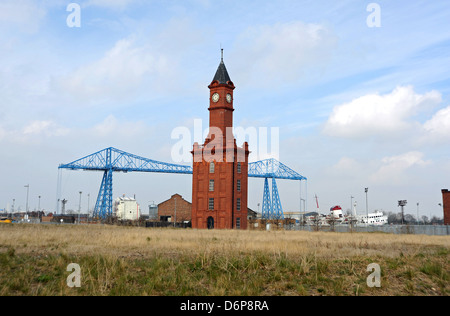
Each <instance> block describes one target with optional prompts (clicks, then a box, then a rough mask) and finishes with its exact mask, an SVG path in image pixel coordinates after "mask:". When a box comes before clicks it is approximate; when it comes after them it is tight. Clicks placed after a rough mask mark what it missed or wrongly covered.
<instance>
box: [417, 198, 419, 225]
mask: <svg viewBox="0 0 450 316" xmlns="http://www.w3.org/2000/svg"><path fill="white" fill-rule="evenodd" d="M417 225H419V202H417Z"/></svg>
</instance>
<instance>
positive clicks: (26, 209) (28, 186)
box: [24, 184, 30, 215]
mask: <svg viewBox="0 0 450 316" xmlns="http://www.w3.org/2000/svg"><path fill="white" fill-rule="evenodd" d="M24 187H25V188H27V206H26V208H25V211H26V212H27V215H28V193H30V185H29V184H27V185H25V186H24Z"/></svg>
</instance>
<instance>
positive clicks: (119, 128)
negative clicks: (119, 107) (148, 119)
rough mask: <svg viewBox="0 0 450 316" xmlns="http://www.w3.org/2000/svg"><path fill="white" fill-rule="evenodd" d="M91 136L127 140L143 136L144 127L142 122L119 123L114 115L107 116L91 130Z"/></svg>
mask: <svg viewBox="0 0 450 316" xmlns="http://www.w3.org/2000/svg"><path fill="white" fill-rule="evenodd" d="M92 131H93V135H95V136H97V137H100V138H106V139H112V138H125V139H126V138H129V137H135V136H139V135H140V136H142V135H145V131H146V126H145V124H144V123H143V122H132V121H128V122H127V121H120V120H118V119H117V118H116V117H115V116H114V115H109V116H108V117H107V118H105V120H104V121H103V122H101V123H100V124H97V125H95V126H94V127H93V129H92Z"/></svg>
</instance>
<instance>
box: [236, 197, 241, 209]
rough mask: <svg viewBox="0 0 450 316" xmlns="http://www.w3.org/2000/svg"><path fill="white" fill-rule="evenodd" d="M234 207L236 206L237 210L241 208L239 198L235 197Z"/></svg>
mask: <svg viewBox="0 0 450 316" xmlns="http://www.w3.org/2000/svg"><path fill="white" fill-rule="evenodd" d="M236 208H237V210H238V211H240V210H241V199H237V201H236Z"/></svg>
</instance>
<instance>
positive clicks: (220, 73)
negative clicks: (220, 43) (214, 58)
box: [213, 49, 231, 84]
mask: <svg viewBox="0 0 450 316" xmlns="http://www.w3.org/2000/svg"><path fill="white" fill-rule="evenodd" d="M216 80H217V81H218V82H219V83H220V84H227V83H228V81H231V79H230V75H228V71H227V67H225V63H224V62H223V49H222V60H221V61H220V65H219V68H217V72H216V75H215V76H214V79H213V81H216Z"/></svg>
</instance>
